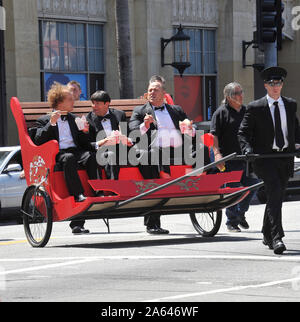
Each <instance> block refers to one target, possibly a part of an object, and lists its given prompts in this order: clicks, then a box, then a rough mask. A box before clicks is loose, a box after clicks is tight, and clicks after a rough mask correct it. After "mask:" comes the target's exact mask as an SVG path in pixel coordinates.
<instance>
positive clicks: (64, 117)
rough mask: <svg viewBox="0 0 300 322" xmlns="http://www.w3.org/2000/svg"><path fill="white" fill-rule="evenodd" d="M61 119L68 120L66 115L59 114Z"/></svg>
mask: <svg viewBox="0 0 300 322" xmlns="http://www.w3.org/2000/svg"><path fill="white" fill-rule="evenodd" d="M60 118H61V120H62V121H67V120H68V115H61V116H60Z"/></svg>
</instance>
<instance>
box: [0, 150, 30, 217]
mask: <svg viewBox="0 0 300 322" xmlns="http://www.w3.org/2000/svg"><path fill="white" fill-rule="evenodd" d="M22 173H23V164H22V156H21V147H20V146H12V147H0V219H1V218H4V217H6V216H7V215H9V216H14V217H18V216H20V212H19V210H20V207H21V203H22V197H23V194H24V191H25V189H26V188H27V184H26V180H25V178H22V177H21V176H22Z"/></svg>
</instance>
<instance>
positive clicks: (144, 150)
mask: <svg viewBox="0 0 300 322" xmlns="http://www.w3.org/2000/svg"><path fill="white" fill-rule="evenodd" d="M165 93H166V91H165V81H164V79H163V78H162V77H161V76H156V77H152V78H151V79H150V82H149V87H148V93H147V98H148V103H147V104H145V105H143V106H137V107H136V108H135V109H134V111H133V113H132V116H131V119H130V121H129V130H130V131H131V133H132V131H136V132H138V133H139V134H140V142H137V146H138V147H139V149H140V164H139V169H140V171H141V174H142V176H143V177H144V179H157V178H160V177H168V175H169V174H170V168H169V165H170V164H172V163H174V160H175V159H177V160H178V158H181V160H179V161H180V163H181V164H183V163H182V158H183V156H184V157H185V156H186V155H185V154H186V153H183V150H184V148H183V142H184V141H185V143H186V142H188V145H189V146H192V145H193V137H194V136H195V130H194V129H193V127H192V122H191V121H189V120H188V117H187V115H186V114H185V112H184V111H183V109H182V108H181V107H180V106H176V105H172V106H171V105H168V104H166V103H165V102H164V96H165ZM183 133H184V135H183ZM184 137H185V139H184ZM153 161H154V162H153ZM165 161H166V162H165ZM176 164H178V163H176ZM144 224H145V226H146V227H147V232H148V233H150V234H168V233H169V231H168V230H165V229H162V228H161V224H160V217H159V216H151V215H150V216H145V219H144Z"/></svg>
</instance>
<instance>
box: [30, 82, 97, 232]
mask: <svg viewBox="0 0 300 322" xmlns="http://www.w3.org/2000/svg"><path fill="white" fill-rule="evenodd" d="M48 101H49V103H50V106H51V107H52V109H53V112H52V113H51V114H50V115H45V116H42V117H41V118H39V119H38V120H37V122H36V128H37V130H36V134H35V138H34V142H35V143H36V144H37V145H41V144H43V143H45V142H48V141H50V140H57V141H58V143H59V152H58V154H57V155H56V162H57V164H58V165H59V166H61V167H62V169H63V171H64V177H65V180H66V185H67V188H68V191H69V193H70V195H72V196H74V198H75V201H76V202H83V201H85V200H86V197H85V196H84V189H83V186H82V184H81V181H80V178H79V176H78V173H77V169H78V165H80V166H82V167H84V168H85V169H86V171H87V174H88V176H89V178H90V179H97V161H96V154H95V153H94V152H91V146H90V144H89V141H88V134H86V133H85V132H86V131H87V130H88V125H87V124H85V127H84V129H83V130H82V131H80V130H79V129H78V127H77V124H76V122H75V118H76V116H75V115H74V114H72V113H71V111H72V110H73V106H74V98H73V96H72V93H71V92H70V91H69V89H68V88H67V86H64V85H61V84H59V83H55V84H54V85H53V86H52V87H51V89H50V91H49V92H48ZM83 226H84V221H72V222H71V223H70V227H71V228H72V232H73V233H88V232H89V231H88V230H85V229H84V227H83Z"/></svg>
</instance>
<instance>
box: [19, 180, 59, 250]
mask: <svg viewBox="0 0 300 322" xmlns="http://www.w3.org/2000/svg"><path fill="white" fill-rule="evenodd" d="M22 213H23V225H24V230H25V235H26V238H27V240H28V242H29V243H30V245H31V246H33V247H44V246H45V245H46V244H47V243H48V241H49V238H50V235H51V231H52V223H53V220H52V204H51V200H50V198H49V196H48V194H47V193H46V192H45V191H44V190H42V188H38V189H37V190H36V187H35V186H31V187H29V188H28V189H27V190H26V191H25V194H24V197H23V202H22Z"/></svg>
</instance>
